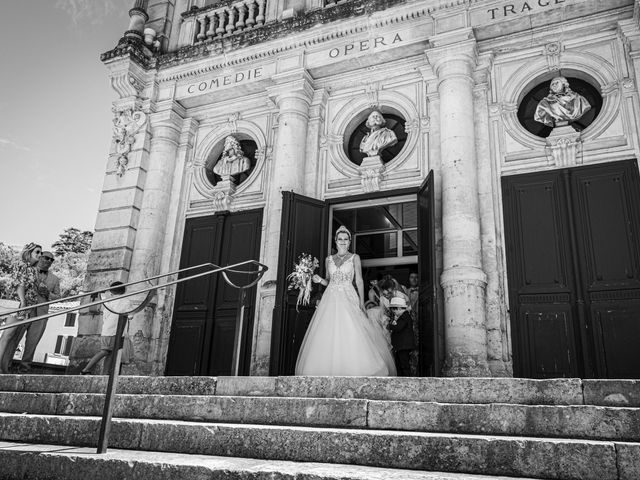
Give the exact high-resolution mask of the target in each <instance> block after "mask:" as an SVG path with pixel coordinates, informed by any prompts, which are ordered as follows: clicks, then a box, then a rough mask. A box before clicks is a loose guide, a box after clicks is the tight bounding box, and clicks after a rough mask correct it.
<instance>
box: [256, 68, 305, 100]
mask: <svg viewBox="0 0 640 480" xmlns="http://www.w3.org/2000/svg"><path fill="white" fill-rule="evenodd" d="M272 80H273V81H274V82H275V85H274V86H272V87H268V88H267V94H268V95H269V97H270V98H271V99H272V100H273V101H274V102H276V104H277V105H278V107H280V108H282V107H281V105H280V104H281V103H282V101H283V100H287V99H296V98H297V99H300V100H303V101H305V102H306V103H307V107H308V106H309V105H311V100H312V99H313V93H314V89H313V78H312V77H311V75H309V72H307V71H306V70H305V69H298V70H293V71H289V72H283V73H278V74H276V75H274V76H273V77H272Z"/></svg>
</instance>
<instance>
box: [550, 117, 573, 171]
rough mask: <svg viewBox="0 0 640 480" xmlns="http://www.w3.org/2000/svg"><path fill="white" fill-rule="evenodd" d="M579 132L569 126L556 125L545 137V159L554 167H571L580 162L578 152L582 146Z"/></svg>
mask: <svg viewBox="0 0 640 480" xmlns="http://www.w3.org/2000/svg"><path fill="white" fill-rule="evenodd" d="M580 135H581V134H580V132H576V131H575V130H574V129H573V128H572V127H570V126H568V125H567V126H563V127H556V128H554V129H553V130H552V131H551V134H550V135H549V136H548V137H547V148H546V150H547V161H548V162H549V164H551V165H555V166H556V167H572V166H575V165H579V164H581V163H582V161H581V160H580V157H579V156H578V152H579V151H580V148H581V146H582V140H581V139H580Z"/></svg>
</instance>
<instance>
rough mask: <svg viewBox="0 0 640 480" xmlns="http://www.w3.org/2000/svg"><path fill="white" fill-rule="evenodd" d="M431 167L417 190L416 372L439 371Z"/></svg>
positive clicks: (434, 373) (439, 354)
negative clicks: (417, 360) (417, 285)
mask: <svg viewBox="0 0 640 480" xmlns="http://www.w3.org/2000/svg"><path fill="white" fill-rule="evenodd" d="M434 205H435V203H434V193H433V170H432V171H431V172H429V175H428V176H427V178H426V179H425V181H424V183H423V184H422V186H421V187H420V190H418V246H419V249H420V251H419V255H418V276H419V277H420V290H419V298H418V316H419V326H418V330H419V331H418V333H419V344H418V356H419V363H418V375H420V376H438V375H440V366H441V352H440V323H439V321H438V281H437V272H436V239H435V209H434Z"/></svg>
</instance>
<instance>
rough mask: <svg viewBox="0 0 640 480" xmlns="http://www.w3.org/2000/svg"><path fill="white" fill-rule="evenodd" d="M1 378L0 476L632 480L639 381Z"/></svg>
mask: <svg viewBox="0 0 640 480" xmlns="http://www.w3.org/2000/svg"><path fill="white" fill-rule="evenodd" d="M106 382H107V378H106V377H98V376H95V377H92V376H85V377H79V376H46V375H24V376H20V375H0V478H2V479H65V480H73V479H82V480H86V479H95V480H98V479H112V478H113V479H134V478H140V479H154V480H156V479H161V480H162V479H186V480H191V479H193V480H195V479H198V480H201V479H228V480H231V479H243V480H247V479H261V480H262V479H272V480H279V479H296V480H319V479H336V480H337V479H340V480H350V479H363V480H364V479H379V480H401V479H402V480H414V479H416V480H417V479H430V480H435V479H443V480H444V479H447V480H454V479H477V480H479V479H505V478H539V479H567V480H569V479H580V480H622V479H623V480H638V479H640V381H633V380H617V381H613V380H612V381H606V380H579V379H563V380H527V379H482V378H455V379H454V378H423V379H418V378H408V379H407V378H357V377H219V378H211V377H121V379H120V383H119V385H118V395H117V397H116V402H115V410H114V420H113V424H112V429H111V435H110V439H109V451H108V453H106V454H97V453H96V450H95V445H96V443H97V438H98V430H99V427H100V415H101V413H102V406H103V402H104V392H105V390H106Z"/></svg>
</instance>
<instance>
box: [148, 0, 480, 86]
mask: <svg viewBox="0 0 640 480" xmlns="http://www.w3.org/2000/svg"><path fill="white" fill-rule="evenodd" d="M465 1H468V0H465ZM377 3H379V4H381V5H380V6H377V5H376V4H371V2H370V0H350V1H349V2H345V3H342V4H340V5H337V6H336V7H334V8H331V9H318V10H315V11H311V12H308V13H307V14H305V15H302V16H299V17H295V18H290V19H284V20H279V21H277V22H267V23H265V25H263V26H261V27H260V28H259V29H252V30H247V31H244V32H240V33H238V34H236V35H232V37H234V38H225V37H223V38H214V39H212V40H209V41H206V42H202V43H198V44H196V45H192V46H186V47H183V48H181V49H179V50H178V51H176V52H172V53H167V54H164V55H162V56H161V57H159V59H158V66H159V67H160V69H164V68H169V67H173V66H177V65H181V64H184V63H186V62H190V61H193V60H199V59H202V58H206V57H208V56H211V55H219V54H223V53H227V54H228V53H230V52H232V51H234V50H238V49H239V48H246V47H252V46H257V47H260V46H261V45H260V44H261V43H264V42H265V41H272V40H275V39H283V38H286V37H288V36H290V35H291V32H292V31H301V30H302V31H305V30H310V29H311V28H312V27H315V26H316V25H319V24H326V23H328V22H334V21H337V20H342V19H344V18H354V17H359V18H357V20H356V21H360V22H359V24H357V25H355V24H354V22H349V24H348V25H337V24H335V23H334V28H331V29H329V31H328V32H327V31H325V32H321V33H317V32H309V33H308V36H307V38H303V39H301V40H298V41H294V42H290V43H289V42H277V43H278V44H277V46H274V47H272V48H266V49H265V48H259V49H257V50H256V51H255V52H254V53H250V54H244V55H243V54H240V55H239V56H238V58H235V59H225V60H224V61H222V62H215V63H208V64H207V65H202V67H201V68H200V69H199V70H198V72H197V73H195V72H186V73H177V74H169V75H168V76H167V77H165V78H164V79H166V80H170V79H177V78H185V77H187V76H191V75H194V74H196V75H197V74H202V73H206V72H209V71H212V70H216V69H219V68H222V67H225V66H230V65H237V64H240V63H246V62H250V61H254V60H260V59H264V58H265V57H271V56H274V55H277V54H279V53H282V52H284V51H287V50H294V49H297V48H309V47H315V46H317V45H318V44H322V43H326V42H330V41H332V40H336V39H340V38H344V37H348V36H350V35H353V34H358V33H363V32H367V31H371V30H375V29H378V28H384V27H386V26H388V25H392V24H401V23H403V22H414V21H415V20H416V19H419V18H421V17H425V18H429V17H428V14H429V12H431V11H434V10H438V9H440V8H442V7H443V6H444V8H447V7H448V5H445V4H442V5H441V4H440V2H438V4H437V5H433V6H431V7H425V6H424V5H420V4H415V3H414V4H407V2H406V0H384V1H383V2H377ZM390 6H394V7H396V11H395V12H391V16H390V15H389V11H384V9H385V8H389V7H390ZM378 9H379V10H380V14H379V15H377V14H376V12H377V10H378ZM234 40H235V41H234ZM164 79H163V80H164Z"/></svg>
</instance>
